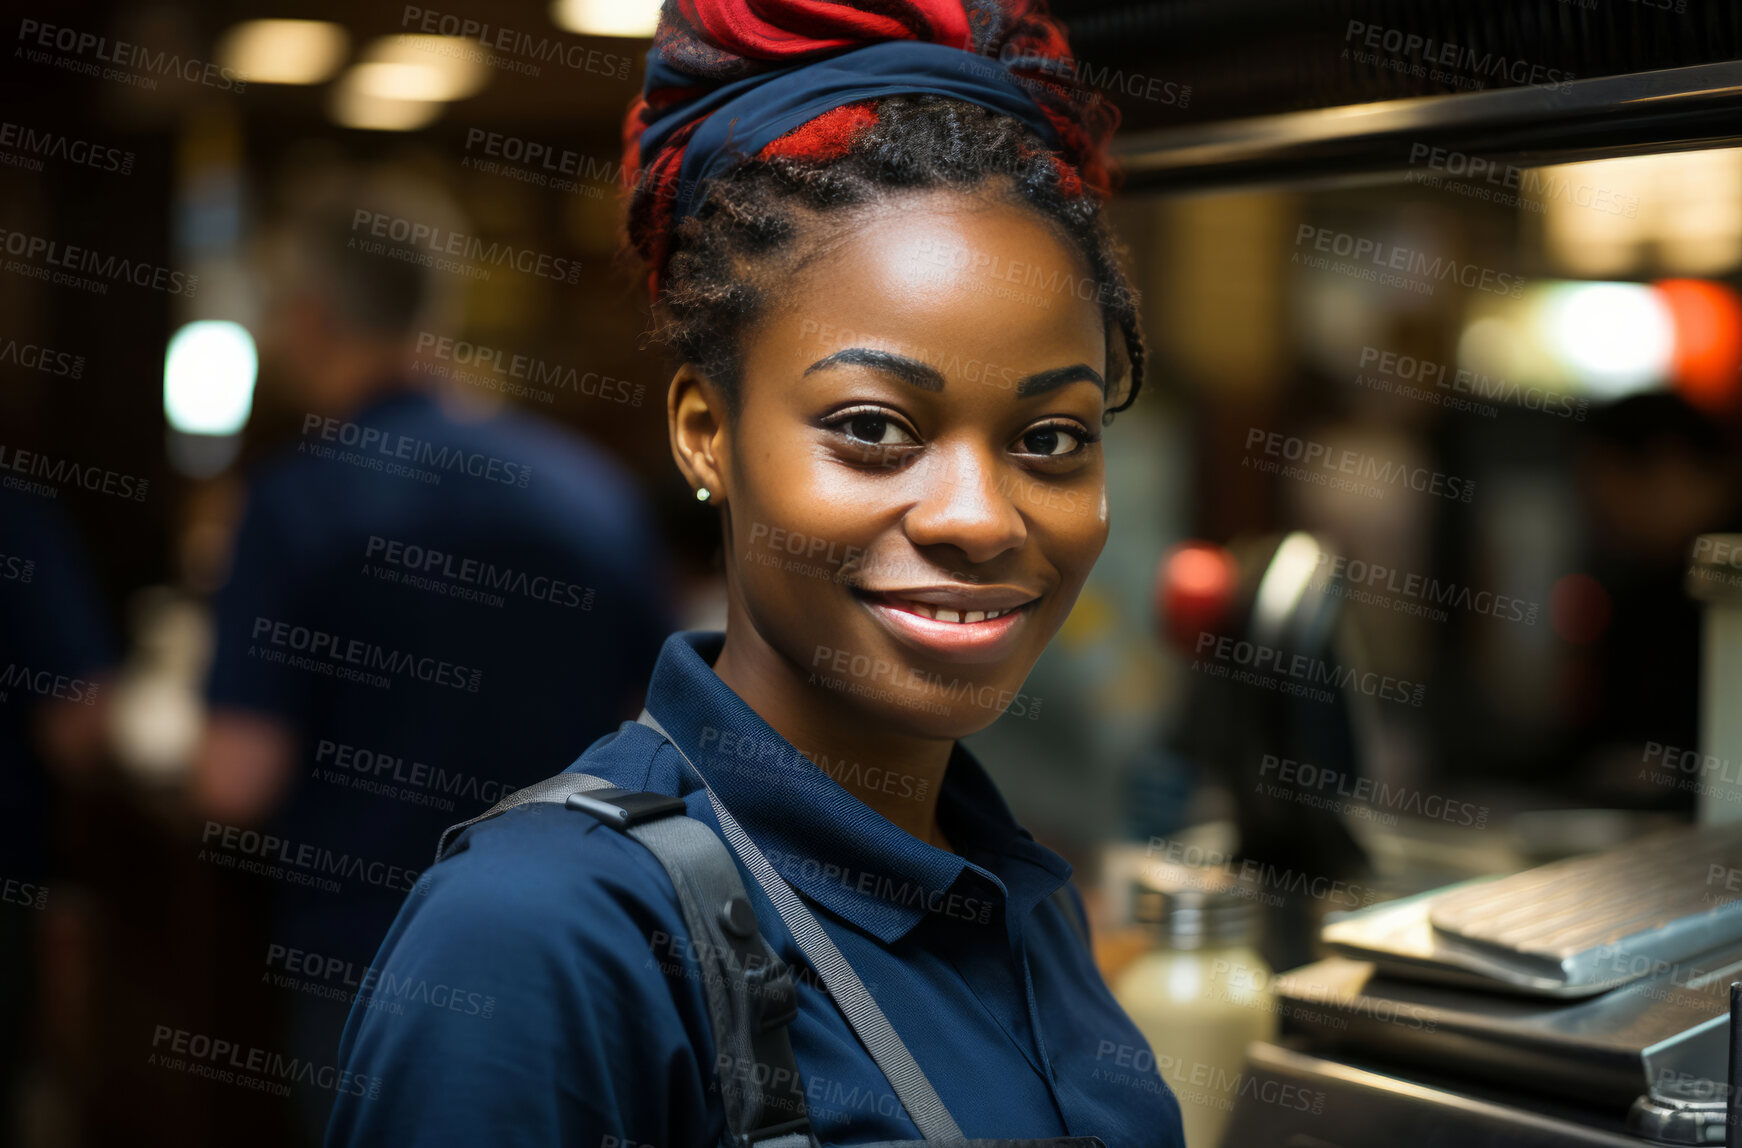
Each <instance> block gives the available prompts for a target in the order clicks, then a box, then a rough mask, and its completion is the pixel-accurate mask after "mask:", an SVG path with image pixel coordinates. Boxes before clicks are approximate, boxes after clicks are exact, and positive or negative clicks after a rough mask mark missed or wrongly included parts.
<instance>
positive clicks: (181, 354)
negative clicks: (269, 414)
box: [163, 319, 259, 435]
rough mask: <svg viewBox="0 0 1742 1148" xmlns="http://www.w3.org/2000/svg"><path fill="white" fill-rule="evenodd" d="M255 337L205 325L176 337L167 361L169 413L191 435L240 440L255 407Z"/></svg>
mask: <svg viewBox="0 0 1742 1148" xmlns="http://www.w3.org/2000/svg"><path fill="white" fill-rule="evenodd" d="M258 365H259V364H258V359H257V358H256V356H255V352H254V337H253V336H252V335H250V334H248V329H247V328H246V327H243V326H242V325H241V324H240V323H232V322H229V321H227V320H221V319H201V320H199V321H197V322H193V323H189V324H187V325H186V326H185V327H183V328H182V329H181V330H179V331H177V332H176V333H175V337H174V338H172V339H170V341H169V349H168V350H167V351H166V352H165V353H164V356H163V413H164V415H165V416H166V417H167V418H168V419H169V425H170V426H171V427H173V428H175V429H176V430H179V431H185V432H187V433H189V434H220V435H228V434H235V433H236V432H237V431H240V430H241V429H242V427H243V426H244V425H245V424H246V423H247V422H248V412H249V411H251V410H252V409H253V407H254V378H255V373H256V370H257V367H258Z"/></svg>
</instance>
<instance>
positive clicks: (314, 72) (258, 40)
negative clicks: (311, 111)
mask: <svg viewBox="0 0 1742 1148" xmlns="http://www.w3.org/2000/svg"><path fill="white" fill-rule="evenodd" d="M350 46H351V38H350V37H349V36H348V35H346V34H345V30H344V29H343V28H341V27H339V25H337V24H329V23H327V22H326V21H325V20H246V21H244V22H242V23H240V24H237V25H235V26H234V27H232V28H231V29H230V30H229V31H227V32H225V33H224V35H223V37H222V38H221V39H219V41H218V50H217V57H218V65H219V66H220V67H224V68H229V69H230V70H231V71H232V72H235V73H236V74H237V75H238V76H241V77H242V78H243V79H245V80H247V81H248V82H249V83H251V84H320V83H325V82H326V81H327V80H329V79H331V78H332V76H333V73H335V72H337V71H338V70H339V65H340V64H342V63H344V62H345V52H346V51H347V50H348V49H349V48H350Z"/></svg>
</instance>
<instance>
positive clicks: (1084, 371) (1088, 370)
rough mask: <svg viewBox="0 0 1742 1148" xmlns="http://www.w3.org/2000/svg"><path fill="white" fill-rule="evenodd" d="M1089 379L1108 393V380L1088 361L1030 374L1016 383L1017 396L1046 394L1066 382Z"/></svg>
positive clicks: (1102, 391) (1025, 396) (1103, 391)
mask: <svg viewBox="0 0 1742 1148" xmlns="http://www.w3.org/2000/svg"><path fill="white" fill-rule="evenodd" d="M1082 379H1087V380H1088V381H1089V382H1091V383H1094V384H1095V385H1096V386H1097V387H1100V388H1101V393H1102V394H1103V395H1104V394H1106V393H1107V380H1106V379H1103V378H1102V377H1101V372H1100V371H1097V370H1095V368H1093V367H1091V366H1089V365H1088V364H1087V363H1077V364H1075V365H1074V366H1069V367H1055V368H1053V369H1052V370H1050V371H1042V372H1040V373H1039V374H1038V375H1030V376H1028V377H1027V378H1026V379H1023V380H1022V381H1021V382H1019V383H1017V384H1016V397H1017V398H1019V399H1026V398H1029V397H1031V396H1033V395H1044V394H1046V393H1047V392H1048V391H1051V390H1057V389H1058V388H1059V387H1062V386H1064V385H1065V384H1066V383H1074V382H1077V381H1079V380H1082Z"/></svg>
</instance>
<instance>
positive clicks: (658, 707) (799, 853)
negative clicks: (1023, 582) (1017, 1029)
mask: <svg viewBox="0 0 1742 1148" xmlns="http://www.w3.org/2000/svg"><path fill="white" fill-rule="evenodd" d="M724 642H725V635H724V634H722V633H719V632H717V631H700V630H698V631H687V632H680V633H676V634H672V635H671V636H670V637H668V638H667V639H666V641H665V645H664V647H663V648H662V649H661V650H660V654H659V661H658V663H657V664H656V665H655V666H654V669H653V677H652V680H651V682H650V683H649V685H648V690H647V708H648V710H649V711H650V712H651V713H652V714H653V716H654V717H655V718H657V719H658V721H659V723H660V724H661V725H662V726H664V727H665V729H666V731H667V732H668V733H669V734H670V735H671V737H672V739H673V741H675V742H676V743H677V744H678V745H679V746H681V748H682V749H683V752H684V753H685V754H686V755H687V756H688V757H689V760H690V761H691V762H692V763H694V765H695V766H696V768H697V769H698V770H700V771H701V772H702V774H703V775H704V776H705V777H706V778H707V781H708V785H709V786H710V787H712V788H713V790H714V792H715V793H716V794H717V795H718V796H719V798H720V800H721V802H722V803H723V804H724V805H725V806H726V808H727V809H729V810H730V811H731V812H732V815H733V816H734V817H735V818H737V819H738V821H739V823H740V824H742V825H743V827H744V830H745V832H747V833H748V834H749V835H750V838H751V840H753V841H755V842H756V844H757V846H758V847H759V848H760V849H762V851H763V852H764V853H765V854H767V856H768V859H769V861H770V862H771V863H772V864H773V865H774V868H775V870H776V871H778V872H779V873H780V874H781V876H783V877H785V878H786V880H787V881H788V882H790V883H791V884H792V886H793V887H794V888H795V889H797V890H799V891H800V892H801V893H803V894H804V895H805V896H806V897H808V898H809V899H810V900H812V901H814V902H816V903H818V904H820V905H822V906H823V907H824V908H826V909H828V910H829V911H830V912H832V913H834V914H835V915H837V916H839V917H841V918H843V919H844V920H846V921H848V922H849V923H850V924H852V925H854V926H856V927H857V928H859V929H862V930H864V931H865V932H868V933H870V934H872V935H873V936H875V937H877V938H878V939H879V940H881V941H883V942H885V943H890V942H893V941H895V940H897V939H899V938H900V937H902V936H904V935H906V934H907V933H908V932H909V931H910V930H912V929H913V927H914V926H915V925H917V924H918V923H919V922H920V921H921V920H923V919H924V918H925V916H926V914H927V913H928V912H931V913H938V914H940V915H944V916H951V917H957V918H960V919H963V920H979V921H980V923H985V922H986V919H988V918H989V914H987V913H986V912H985V910H984V909H983V908H982V906H985V905H987V904H988V903H989V901H990V900H991V899H996V900H998V901H1001V902H1002V903H1004V905H1005V907H1006V914H1005V920H1006V925H1007V929H1008V933H1009V936H1008V939H1009V940H1010V942H1011V943H1012V944H1013V945H1014V944H1015V942H1016V940H1017V939H1018V937H1019V936H1020V930H1021V924H1022V922H1023V921H1024V920H1026V919H1027V916H1028V910H1029V909H1031V908H1033V906H1034V905H1035V904H1037V903H1038V902H1039V901H1041V900H1043V899H1044V898H1045V897H1047V896H1050V895H1051V894H1052V893H1053V892H1054V891H1055V890H1056V889H1057V888H1058V887H1059V886H1060V885H1062V884H1063V883H1064V882H1065V881H1066V880H1068V879H1069V878H1070V874H1071V867H1070V865H1069V864H1068V863H1066V862H1065V860H1064V859H1063V858H1062V857H1060V856H1058V854H1056V853H1054V852H1053V851H1052V850H1050V849H1047V848H1046V847H1045V846H1043V845H1040V844H1039V843H1037V842H1036V841H1035V840H1034V839H1033V838H1032V837H1031V836H1030V835H1029V833H1028V831H1027V830H1025V829H1023V828H1022V827H1021V826H1020V825H1018V824H1017V823H1016V819H1015V818H1014V817H1013V816H1012V815H1011V813H1010V809H1009V807H1008V806H1007V805H1006V804H1005V802H1004V799H1003V797H1002V796H1000V794H999V793H998V789H997V787H996V786H995V785H994V784H993V782H992V779H991V778H990V777H989V776H988V775H987V774H986V771H985V770H984V769H983V768H982V767H981V765H980V763H979V762H978V761H976V760H974V756H973V755H972V754H971V753H969V752H968V751H967V750H966V749H965V748H963V747H962V745H961V743H960V742H957V743H956V746H955V748H954V749H953V751H952V752H951V756H950V762H949V766H948V768H947V769H946V771H945V774H944V781H943V786H942V788H941V790H940V791H939V793H938V819H939V821H940V823H941V824H942V826H943V829H944V832H945V833H946V834H948V835H949V838H950V841H951V843H952V844H954V845H955V846H956V847H957V848H958V849H960V850H962V852H963V853H966V854H968V858H964V857H963V856H961V855H958V854H956V853H952V852H950V851H949V850H947V849H939V848H937V847H936V846H933V845H928V844H926V843H925V842H923V841H920V840H919V839H918V838H916V837H914V836H913V835H912V834H910V833H907V832H905V831H904V830H901V829H898V828H896V826H895V825H894V824H893V823H891V822H890V821H889V820H888V819H887V818H885V817H884V816H883V815H882V814H880V813H878V812H876V811H875V810H873V809H872V808H871V807H870V806H868V805H866V804H865V803H864V802H862V801H860V800H859V799H858V798H857V797H855V796H853V795H852V794H851V793H849V792H848V791H847V790H846V789H844V788H842V787H841V785H840V784H839V783H837V782H836V781H835V779H834V778H833V777H831V776H830V775H829V774H828V773H827V772H825V771H824V770H823V769H821V768H819V767H818V766H817V765H816V764H815V763H813V762H812V761H810V760H809V759H807V758H805V757H804V756H803V755H802V754H800V753H799V752H798V750H797V749H796V748H795V747H794V746H793V745H792V743H791V742H788V741H787V740H786V739H785V738H783V737H781V736H780V734H779V733H777V732H775V730H774V729H773V727H771V726H770V725H769V724H768V723H767V722H765V721H763V720H762V718H761V716H759V715H758V714H757V713H756V711H755V710H753V709H751V708H750V706H749V705H748V704H747V703H746V702H745V701H744V699H743V698H741V697H739V696H738V694H737V693H736V692H735V691H733V689H732V688H731V687H730V686H728V685H727V684H726V683H725V682H723V681H721V680H720V677H719V675H718V674H716V673H714V669H713V664H712V663H713V662H714V660H715V659H716V658H718V657H719V654H720V649H721V647H722V645H723V644H724ZM852 767H854V763H845V765H844V768H852ZM837 772H838V771H837ZM683 773H684V774H685V775H686V776H685V780H684V782H683V789H684V790H685V791H688V790H691V789H693V788H697V783H696V781H695V779H694V776H693V775H692V774H690V771H688V770H684V771H683ZM969 858H972V860H970V859H969Z"/></svg>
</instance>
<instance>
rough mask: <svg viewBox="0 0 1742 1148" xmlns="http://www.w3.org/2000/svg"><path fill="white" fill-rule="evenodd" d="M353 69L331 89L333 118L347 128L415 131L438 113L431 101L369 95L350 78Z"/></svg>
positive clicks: (354, 70)
mask: <svg viewBox="0 0 1742 1148" xmlns="http://www.w3.org/2000/svg"><path fill="white" fill-rule="evenodd" d="M356 71H357V69H355V68H353V69H351V71H349V72H347V73H345V76H344V78H343V79H341V80H340V81H339V82H338V84H337V85H336V86H335V87H334V88H333V99H332V105H331V110H332V114H333V119H334V120H336V121H337V122H338V123H340V124H342V125H344V126H345V127H348V128H359V129H361V130H364V131H384V132H410V131H416V130H417V129H418V128H421V127H423V126H424V125H425V124H428V123H430V122H431V121H433V120H434V119H435V118H436V117H437V116H439V115H441V114H442V107H443V105H442V104H441V103H439V102H438V101H435V100H398V99H392V98H388V97H383V96H378V95H372V94H371V93H369V92H366V91H364V90H363V89H362V88H360V87H359V86H358V85H357V83H356V80H355V79H354V77H355V74H356Z"/></svg>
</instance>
